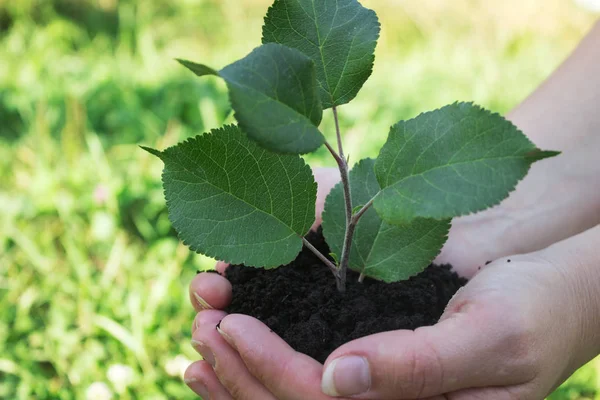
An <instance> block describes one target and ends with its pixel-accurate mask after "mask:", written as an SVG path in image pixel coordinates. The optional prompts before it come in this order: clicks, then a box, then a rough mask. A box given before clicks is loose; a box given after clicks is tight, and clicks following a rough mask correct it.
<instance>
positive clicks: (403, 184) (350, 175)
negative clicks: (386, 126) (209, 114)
mask: <svg viewBox="0 0 600 400" xmlns="http://www.w3.org/2000/svg"><path fill="white" fill-rule="evenodd" d="M379 30H380V29H379V22H378V19H377V16H376V14H375V12H373V11H372V10H368V9H366V8H364V7H363V6H361V5H360V3H359V2H358V1H356V0H323V1H319V2H315V1H313V0H276V1H275V3H274V4H273V5H272V6H271V8H269V10H268V12H267V15H266V17H265V22H264V26H263V45H262V46H260V47H258V48H256V49H255V50H253V51H252V52H251V53H250V54H249V55H248V56H246V57H244V58H243V59H241V60H239V61H236V62H234V63H233V64H231V65H229V66H227V67H225V68H223V69H221V70H219V71H217V70H214V69H212V68H210V67H207V66H205V65H201V64H196V63H193V62H190V61H183V60H179V61H180V63H181V64H183V65H184V66H186V67H187V68H189V69H190V70H191V71H192V72H194V73H195V74H196V75H198V76H205V75H214V76H218V77H220V78H222V79H223V80H224V81H225V83H226V84H227V87H228V90H229V96H230V100H231V105H232V108H233V110H234V113H235V119H236V120H237V122H238V125H237V126H235V125H230V126H225V127H223V128H221V129H216V130H213V131H211V132H210V133H206V134H204V135H202V136H197V137H195V138H193V139H189V140H187V141H185V142H183V143H180V144H179V145H177V146H174V147H172V148H169V149H167V150H165V151H157V150H153V149H149V148H145V149H146V150H148V151H149V152H151V153H152V154H155V155H156V156H158V157H159V158H161V159H162V160H163V162H164V163H165V168H164V172H163V184H164V188H165V197H166V200H167V207H168V211H169V217H170V220H171V221H172V223H173V225H174V227H175V229H176V230H177V232H178V233H179V235H180V237H181V239H182V240H183V241H184V243H186V244H187V245H189V246H190V248H191V249H192V250H194V251H197V252H200V253H203V254H205V255H208V256H211V257H214V258H217V259H220V260H223V261H226V262H229V263H232V264H245V265H246V266H256V267H264V268H275V267H278V266H280V265H283V264H287V263H289V262H291V261H292V260H293V259H294V258H295V257H296V256H297V255H298V253H299V252H300V250H301V248H302V245H303V244H304V245H305V246H306V247H308V248H309V249H310V250H311V251H313V252H314V253H315V254H316V255H317V256H318V257H319V258H320V259H321V260H322V261H323V263H324V264H325V265H326V266H327V267H329V269H330V270H331V272H332V273H333V275H334V277H335V279H336V283H337V287H338V289H339V290H340V291H344V290H345V286H346V272H347V269H348V268H352V269H353V270H356V271H358V272H359V273H360V277H361V278H360V279H361V280H362V278H363V277H365V276H368V277H371V278H374V279H379V280H383V281H386V282H394V281H398V280H402V279H408V278H409V277H410V276H413V275H415V274H417V273H419V272H421V271H422V270H424V269H425V267H427V265H429V263H430V262H431V261H432V260H433V259H434V258H435V257H436V256H437V255H438V254H439V252H440V250H441V248H442V246H443V244H444V242H445V241H446V238H447V234H448V230H449V229H450V221H451V219H452V218H453V217H456V216H460V215H465V214H469V213H473V212H477V211H481V210H483V209H486V208H488V207H491V206H493V205H495V204H498V203H499V202H500V201H501V200H502V199H504V198H505V197H506V196H507V195H508V194H509V192H511V191H512V190H513V189H514V187H515V185H516V184H517V182H518V181H519V180H520V179H522V178H523V177H524V176H525V175H526V173H527V171H528V170H529V167H530V166H531V164H532V163H533V162H535V161H537V160H540V159H543V158H546V157H551V156H554V155H556V154H558V153H557V152H551V151H541V150H539V149H537V148H536V147H535V145H534V144H533V143H531V142H530V141H529V140H528V139H527V138H526V137H525V135H523V133H522V132H520V131H519V130H518V129H517V128H516V127H515V126H514V125H512V124H511V123H510V122H509V121H507V120H505V119H504V118H503V117H501V116H500V115H498V114H494V113H491V112H489V111H486V110H484V109H482V108H480V107H478V106H476V105H474V104H472V103H454V104H452V105H448V106H446V107H443V108H441V109H438V110H435V111H431V112H427V113H424V114H421V115H419V116H417V117H416V118H414V119H411V120H408V121H400V122H398V123H397V124H396V125H394V126H392V128H391V130H390V132H389V136H388V139H387V142H386V143H385V145H384V146H383V148H382V149H381V152H380V153H379V156H378V157H377V159H375V160H373V159H364V160H361V161H359V162H358V163H357V164H356V165H355V166H354V168H353V169H352V170H351V171H349V167H348V162H347V158H346V156H345V154H344V149H343V146H342V135H341V132H340V126H339V122H338V113H337V109H338V107H339V106H341V105H343V104H346V103H348V102H349V101H351V100H352V99H353V98H354V97H355V96H356V95H357V93H358V91H359V90H360V88H361V87H362V85H363V84H364V83H365V81H366V80H367V78H368V77H369V76H370V74H371V71H372V67H373V61H374V51H375V46H376V42H377V39H378V37H379ZM329 108H330V109H331V112H332V113H333V117H334V120H335V128H336V138H337V148H334V146H332V145H331V144H329V143H328V142H327V141H326V140H325V137H324V136H323V134H322V133H321V132H320V131H319V128H318V126H319V124H320V122H321V117H322V114H323V110H325V109H329ZM322 145H324V146H326V147H327V149H328V150H329V152H330V153H331V155H332V156H333V158H334V160H335V161H336V163H337V165H338V167H339V170H340V175H341V182H340V183H339V184H338V185H337V186H336V187H335V188H334V189H333V190H332V191H331V193H330V194H329V196H328V197H327V200H326V204H325V211H324V213H323V233H324V235H325V239H326V240H327V243H328V244H329V246H330V248H331V251H332V254H331V258H327V257H326V256H325V255H323V254H321V253H320V252H319V251H318V250H317V249H316V248H314V247H313V246H312V245H311V244H310V243H309V242H308V241H307V240H306V239H305V238H304V235H305V234H306V233H307V232H308V230H309V229H310V226H311V225H312V223H313V220H314V212H315V200H316V189H317V186H316V183H315V181H314V178H313V175H312V173H311V170H310V168H309V167H308V166H307V165H306V164H305V163H304V161H303V159H302V158H301V157H300V155H301V154H305V153H309V152H312V151H315V150H317V149H318V148H319V147H320V146H322Z"/></svg>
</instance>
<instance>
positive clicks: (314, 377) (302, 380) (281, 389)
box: [217, 314, 330, 400]
mask: <svg viewBox="0 0 600 400" xmlns="http://www.w3.org/2000/svg"><path fill="white" fill-rule="evenodd" d="M220 329H221V331H222V334H223V335H224V337H226V338H227V340H228V342H229V343H230V344H231V345H232V347H234V348H235V349H236V350H237V351H238V353H239V354H240V356H241V358H242V360H243V361H244V364H245V365H246V367H247V369H248V370H249V371H251V372H252V374H253V375H254V376H255V377H256V378H257V379H258V380H259V381H260V382H262V383H263V384H264V385H265V387H267V388H268V389H269V391H270V392H271V393H273V395H274V396H275V398H277V399H285V400H305V399H311V400H325V399H330V398H329V397H328V396H325V395H324V394H323V393H322V392H321V373H322V365H321V364H320V363H318V362H317V361H315V360H314V359H312V358H310V357H308V356H306V355H304V354H301V353H298V352H296V351H294V350H293V349H292V348H291V347H290V346H288V344H287V343H285V342H284V341H283V340H282V339H281V338H279V337H278V336H277V335H276V334H275V333H273V332H272V331H271V330H270V329H269V328H268V327H267V326H265V325H264V324H262V323H261V322H260V321H258V320H256V319H254V318H251V317H248V316H246V315H239V314H233V315H228V316H227V317H225V319H223V320H222V321H221V324H220ZM217 363H218V362H217ZM259 398H261V397H255V399H259Z"/></svg>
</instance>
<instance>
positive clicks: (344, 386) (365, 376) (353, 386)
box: [321, 356, 371, 396]
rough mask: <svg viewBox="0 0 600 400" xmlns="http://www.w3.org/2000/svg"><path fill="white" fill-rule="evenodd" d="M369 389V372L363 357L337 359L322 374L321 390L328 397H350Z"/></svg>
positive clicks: (367, 364)
mask: <svg viewBox="0 0 600 400" xmlns="http://www.w3.org/2000/svg"><path fill="white" fill-rule="evenodd" d="M370 388H371V371H370V368H369V362H368V361H367V359H366V358H364V357H358V356H348V357H341V358H338V359H336V360H333V361H332V362H331V363H330V364H329V365H328V366H327V368H326V369H325V372H323V380H322V381H321V390H322V391H323V393H325V394H326V395H328V396H352V395H356V394H361V393H365V392H367V391H369V389H370Z"/></svg>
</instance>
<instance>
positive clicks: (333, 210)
mask: <svg viewBox="0 0 600 400" xmlns="http://www.w3.org/2000/svg"><path fill="white" fill-rule="evenodd" d="M374 164H375V161H374V160H373V159H364V160H361V161H360V162H359V163H358V164H356V165H355V166H354V168H353V169H352V171H350V186H351V187H352V201H353V202H354V203H363V204H364V203H367V202H368V201H369V200H370V199H372V198H373V197H375V196H376V195H377V193H379V190H380V187H379V184H378V183H377V179H376V177H375V172H374V170H373V167H374ZM345 228H346V217H345V214H344V194H343V191H342V186H341V184H338V185H337V186H336V187H334V188H333V190H332V191H331V193H330V194H329V196H328V197H327V200H326V202H325V211H324V212H323V234H324V235H325V238H326V240H327V243H328V244H329V248H330V249H331V251H332V252H335V253H337V254H340V253H341V251H342V246H343V242H344V232H345ZM449 229H450V220H448V219H446V220H442V221H437V220H433V219H424V218H419V219H415V220H414V221H412V222H411V223H410V224H408V225H404V226H397V225H391V224H388V223H387V222H384V221H382V220H381V218H380V217H379V215H378V214H377V212H375V210H374V209H373V208H371V209H369V210H367V211H366V212H365V213H364V214H363V216H362V218H361V219H360V220H359V221H358V224H357V226H356V230H355V233H354V240H353V242H352V249H351V252H350V268H352V269H353V270H355V271H358V272H361V273H363V274H365V275H366V276H370V277H372V278H375V279H380V280H383V281H386V282H395V281H399V280H403V279H408V278H409V277H411V276H413V275H416V274H418V273H419V272H421V271H423V270H424V269H425V268H426V267H427V266H428V265H429V264H430V262H431V261H432V260H433V259H434V258H435V257H436V256H437V255H438V254H439V252H440V250H441V248H442V246H443V244H444V242H445V241H446V237H447V234H448V230H449Z"/></svg>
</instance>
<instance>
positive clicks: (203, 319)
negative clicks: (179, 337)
mask: <svg viewBox="0 0 600 400" xmlns="http://www.w3.org/2000/svg"><path fill="white" fill-rule="evenodd" d="M226 315H227V313H226V312H225V311H220V310H204V311H202V312H199V313H198V314H196V317H195V318H194V322H193V323H192V335H193V334H194V333H195V332H196V331H197V330H198V328H200V327H201V326H205V325H209V326H216V325H217V324H218V323H219V321H221V320H222V319H223V318H225V316H226Z"/></svg>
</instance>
